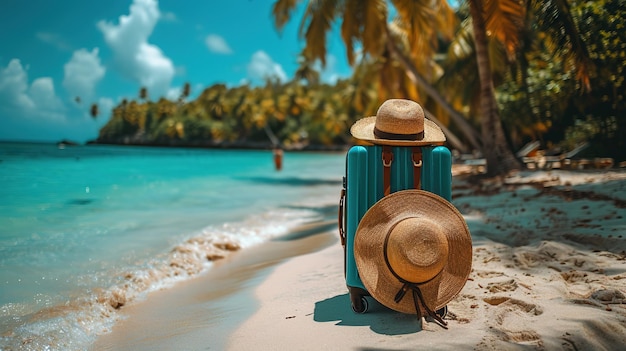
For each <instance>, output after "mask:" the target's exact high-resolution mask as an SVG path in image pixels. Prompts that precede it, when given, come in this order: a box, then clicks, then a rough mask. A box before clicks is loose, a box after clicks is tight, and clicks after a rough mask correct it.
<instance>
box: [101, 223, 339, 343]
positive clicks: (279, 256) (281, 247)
mask: <svg viewBox="0 0 626 351" xmlns="http://www.w3.org/2000/svg"><path fill="white" fill-rule="evenodd" d="M333 225H334V222H333ZM328 227H329V223H328V222H316V223H311V224H308V225H305V226H302V227H300V228H296V230H294V231H292V232H291V233H290V234H288V235H286V236H284V237H281V238H279V239H275V240H272V241H270V242H267V243H263V244H261V245H258V246H256V247H252V248H249V249H246V250H242V251H238V252H235V253H233V254H231V255H230V256H228V257H227V258H225V259H223V260H219V261H216V264H215V266H214V267H212V268H211V269H210V270H209V271H208V272H207V273H206V274H203V275H201V276H199V277H197V278H194V279H191V280H189V281H186V282H182V283H179V284H178V285H176V286H175V287H174V288H171V289H165V290H161V291H158V292H154V293H152V294H150V295H149V296H148V298H147V299H146V300H144V301H141V302H138V303H136V304H133V305H129V306H125V307H124V308H123V309H122V310H121V311H120V313H121V315H122V316H123V317H122V318H124V319H123V320H121V321H119V322H118V323H116V325H115V326H114V328H113V330H112V331H111V333H107V334H104V335H102V336H100V337H99V338H98V340H97V342H96V343H95V344H94V345H93V347H92V348H91V349H92V350H146V351H147V350H225V349H226V345H227V341H228V336H229V335H230V334H231V333H232V332H233V331H234V330H235V329H236V328H237V327H238V326H239V325H240V324H241V323H243V322H244V321H245V320H246V319H247V318H249V317H250V316H251V315H252V314H254V313H255V312H256V311H257V310H258V307H259V303H258V300H257V299H256V298H255V296H254V289H255V288H256V287H257V286H258V285H259V284H261V282H262V281H263V280H265V279H266V278H267V275H268V274H269V273H270V272H271V270H272V269H273V268H274V267H276V266H277V265H278V264H280V263H282V262H284V261H285V260H287V259H289V258H291V257H294V256H298V255H302V254H306V253H310V252H315V251H317V250H320V249H323V248H325V247H328V246H331V245H333V246H334V244H336V245H339V244H338V236H336V235H333V234H334V233H332V234H331V233H330V232H328V230H327V228H328Z"/></svg>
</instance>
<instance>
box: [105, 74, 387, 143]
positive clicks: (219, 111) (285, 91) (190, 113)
mask: <svg viewBox="0 0 626 351" xmlns="http://www.w3.org/2000/svg"><path fill="white" fill-rule="evenodd" d="M354 86H355V84H354V83H353V82H351V81H348V80H346V81H339V82H338V83H337V84H336V85H334V86H330V85H327V84H319V83H317V82H316V83H315V84H308V82H307V81H305V80H301V79H297V80H295V81H292V82H288V83H285V84H281V83H278V82H273V81H268V82H267V84H266V85H265V86H263V87H250V86H248V85H242V86H239V87H234V88H227V87H226V86H225V85H223V84H216V85H213V86H211V87H208V88H206V89H205V90H204V91H202V92H201V93H200V94H199V96H198V97H197V98H196V99H195V100H191V101H188V102H185V101H184V99H178V100H177V101H176V102H174V101H170V100H167V99H160V100H159V101H157V102H149V101H143V102H137V101H131V102H126V101H123V102H122V103H120V104H119V105H118V106H116V107H115V108H114V110H113V114H112V117H111V120H110V121H109V122H108V123H107V124H106V125H105V126H104V127H103V128H102V129H101V131H100V135H99V138H98V140H99V141H100V142H113V143H130V144H166V145H205V146H217V145H222V144H228V145H232V144H238V145H245V144H250V145H267V146H270V145H271V144H272V142H273V140H272V138H271V137H270V135H269V134H270V133H272V134H275V135H276V136H277V137H278V139H279V140H278V142H280V143H281V144H282V145H283V146H285V147H292V148H301V147H306V146H307V145H335V144H345V143H346V142H348V141H349V139H348V128H349V126H350V125H352V123H353V122H354V121H355V120H356V119H357V118H359V117H361V116H363V115H364V113H366V111H365V110H364V109H363V107H362V103H361V102H362V101H361V99H358V101H359V104H355V103H354V102H355V101H357V100H355V99H354V94H357V93H359V94H360V93H362V92H361V91H355V90H354ZM369 89H371V90H375V87H370V88H369ZM374 95H375V94H374ZM368 113H369V111H368ZM349 116H351V117H349ZM267 128H269V131H268V129H267Z"/></svg>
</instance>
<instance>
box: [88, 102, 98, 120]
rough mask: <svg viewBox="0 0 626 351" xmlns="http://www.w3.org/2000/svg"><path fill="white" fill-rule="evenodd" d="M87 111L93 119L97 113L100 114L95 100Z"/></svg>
mask: <svg viewBox="0 0 626 351" xmlns="http://www.w3.org/2000/svg"><path fill="white" fill-rule="evenodd" d="M89 113H90V114H91V117H92V118H93V119H95V118H96V117H98V115H99V114H100V111H98V104H96V103H95V102H94V103H93V104H91V109H90V110H89Z"/></svg>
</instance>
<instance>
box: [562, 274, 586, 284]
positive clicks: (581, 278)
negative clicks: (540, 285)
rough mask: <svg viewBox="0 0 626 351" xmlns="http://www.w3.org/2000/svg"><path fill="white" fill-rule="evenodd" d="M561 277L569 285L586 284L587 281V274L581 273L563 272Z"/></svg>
mask: <svg viewBox="0 0 626 351" xmlns="http://www.w3.org/2000/svg"><path fill="white" fill-rule="evenodd" d="M561 277H562V278H563V280H565V281H566V282H567V283H577V282H585V281H586V280H587V273H585V272H581V271H568V272H561Z"/></svg>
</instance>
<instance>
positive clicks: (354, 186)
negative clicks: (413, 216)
mask: <svg viewBox="0 0 626 351" xmlns="http://www.w3.org/2000/svg"><path fill="white" fill-rule="evenodd" d="M451 167H452V158H451V155H450V151H449V150H448V149H447V148H446V147H444V146H437V147H423V148H422V170H421V183H422V187H421V188H422V189H423V190H426V191H430V192H432V193H435V194H437V195H439V196H441V197H443V198H444V199H446V200H448V201H450V200H451V194H452V168H451ZM405 189H413V159H412V148H410V147H394V148H393V162H392V164H391V192H396V191H399V190H405ZM383 194H384V192H383V164H382V147H381V146H378V145H376V146H354V147H352V148H350V150H348V155H347V159H346V202H345V204H346V210H345V216H346V257H345V259H346V284H347V285H348V286H349V287H357V288H361V289H365V287H364V286H363V283H362V282H361V279H360V278H359V273H358V270H357V267H356V262H355V260H354V236H355V234H356V229H357V227H358V225H359V222H360V221H361V218H363V216H364V215H365V212H367V210H368V209H369V208H370V207H372V206H373V205H374V204H375V203H376V202H377V201H378V200H380V199H381V198H382V197H383Z"/></svg>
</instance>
